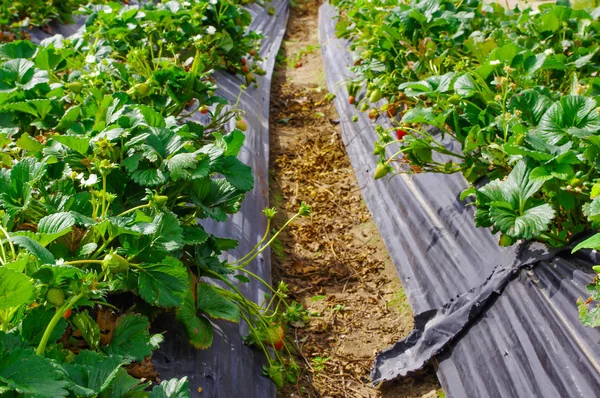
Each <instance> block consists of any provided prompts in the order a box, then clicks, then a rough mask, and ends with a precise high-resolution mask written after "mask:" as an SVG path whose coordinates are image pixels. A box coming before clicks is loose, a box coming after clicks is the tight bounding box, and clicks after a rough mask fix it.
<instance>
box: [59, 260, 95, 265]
mask: <svg viewBox="0 0 600 398" xmlns="http://www.w3.org/2000/svg"><path fill="white" fill-rule="evenodd" d="M63 264H67V265H77V264H102V260H72V261H65V262H64V263H63Z"/></svg>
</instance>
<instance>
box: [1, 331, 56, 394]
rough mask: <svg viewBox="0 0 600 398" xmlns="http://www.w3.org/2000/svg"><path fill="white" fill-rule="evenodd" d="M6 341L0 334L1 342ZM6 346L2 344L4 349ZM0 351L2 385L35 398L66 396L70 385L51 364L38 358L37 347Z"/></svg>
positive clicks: (44, 359)
mask: <svg viewBox="0 0 600 398" xmlns="http://www.w3.org/2000/svg"><path fill="white" fill-rule="evenodd" d="M3 336H4V338H6V335H5V334H4V333H3V332H0V343H2V338H3ZM2 345H3V344H0V347H1V346H2ZM6 348H7V347H6V345H5V344H4V349H3V350H2V351H0V382H2V384H4V385H6V386H7V387H8V388H9V389H11V390H16V391H18V392H19V393H21V394H26V395H32V396H35V397H66V396H67V395H68V391H67V390H66V389H65V388H66V386H67V382H66V381H64V380H61V378H62V375H61V373H60V372H59V371H58V370H57V369H55V368H54V366H53V365H52V364H51V362H50V361H49V360H48V359H46V358H44V357H42V356H40V355H36V354H35V351H34V350H33V348H25V349H23V348H17V349H14V350H7V349H6Z"/></svg>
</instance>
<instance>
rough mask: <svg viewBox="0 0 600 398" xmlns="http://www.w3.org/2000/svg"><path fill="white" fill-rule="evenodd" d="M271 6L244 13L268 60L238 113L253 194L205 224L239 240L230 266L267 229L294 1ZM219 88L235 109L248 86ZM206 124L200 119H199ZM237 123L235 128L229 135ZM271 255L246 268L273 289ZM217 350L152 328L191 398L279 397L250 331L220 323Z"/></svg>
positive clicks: (222, 82) (167, 320)
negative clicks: (273, 132) (273, 123)
mask: <svg viewBox="0 0 600 398" xmlns="http://www.w3.org/2000/svg"><path fill="white" fill-rule="evenodd" d="M268 7H273V8H274V9H275V13H274V15H268V13H267V10H266V9H265V8H263V7H260V6H258V5H256V4H254V5H250V6H248V7H247V9H248V11H249V12H250V13H251V14H252V18H253V20H252V24H251V26H250V29H251V30H254V31H255V32H258V33H261V34H262V35H263V36H264V39H263V40H262V42H261V49H260V55H261V57H262V58H263V59H264V61H263V63H262V65H261V67H262V68H263V69H264V70H265V71H266V74H265V75H264V76H258V75H256V76H255V77H256V79H257V85H258V87H254V86H251V87H249V88H248V89H246V90H244V92H243V93H242V95H241V97H240V101H239V104H238V107H239V108H240V109H242V110H244V111H245V112H246V114H245V115H244V120H246V122H247V125H248V129H247V131H246V141H245V143H244V146H243V148H242V150H241V151H240V154H239V156H238V158H239V159H240V160H241V161H242V162H244V163H245V164H247V165H249V166H250V167H252V171H253V175H254V179H255V181H254V189H253V190H252V191H250V192H248V193H247V194H246V199H245V200H244V202H243V203H242V206H241V210H240V211H239V213H237V214H235V215H232V216H230V217H229V219H228V221H227V222H224V223H217V222H207V221H206V220H203V222H202V224H203V226H204V227H205V228H206V230H207V231H208V232H210V233H212V234H214V235H216V236H219V237H227V238H232V239H237V240H238V241H239V246H238V248H237V249H236V250H232V251H230V256H231V258H232V259H235V258H239V257H241V256H243V255H244V254H246V253H247V252H248V251H250V250H251V249H252V248H253V247H254V245H256V243H258V242H259V241H260V239H261V237H262V235H263V233H264V232H265V229H266V226H267V223H266V218H265V216H264V214H263V213H262V210H263V209H264V208H265V207H268V204H269V185H268V182H269V180H268V177H269V175H268V171H269V169H268V165H269V100H270V92H271V77H272V75H273V69H274V66H275V57H276V56H277V53H278V51H279V47H280V45H281V42H282V40H283V36H284V33H285V29H286V25H287V20H288V14H289V0H273V1H272V2H271V3H268ZM83 23H85V18H77V19H76V23H74V24H71V25H60V24H53V25H52V26H51V29H50V33H47V32H43V31H41V30H39V29H36V30H33V31H32V32H31V33H30V34H31V38H32V40H33V41H35V42H40V41H41V40H43V39H46V38H48V37H50V36H53V35H55V34H60V35H62V36H64V37H68V36H70V35H72V34H75V33H76V32H77V31H78V29H80V27H81V26H82V24H83ZM214 77H215V79H216V84H217V86H218V87H219V90H218V91H217V95H220V96H222V97H225V98H227V99H228V100H229V101H230V103H234V102H235V101H236V99H237V96H238V94H239V92H240V87H241V85H242V84H244V83H245V82H244V81H243V80H242V78H241V77H240V76H238V75H232V74H229V73H226V72H216V73H215V76H214ZM196 117H197V118H198V119H199V120H200V121H202V119H201V117H202V115H200V114H199V113H198V114H197V115H195V117H194V118H196ZM234 124H235V121H232V122H231V126H230V127H231V128H232V129H233V125H234ZM270 256H271V255H270V251H269V250H265V251H264V252H262V253H261V254H260V255H259V256H258V257H257V258H256V259H255V260H254V261H253V262H252V263H251V264H249V266H248V269H249V270H250V271H252V272H253V273H255V274H257V275H259V276H260V277H261V278H263V279H264V280H266V281H267V282H269V281H270V280H271V261H270ZM239 288H240V290H241V291H242V292H244V294H245V295H246V296H247V297H248V298H250V299H251V300H253V301H255V302H257V303H260V302H262V301H263V300H264V294H265V293H266V288H265V287H264V286H262V285H261V284H260V283H258V282H256V281H254V280H252V281H251V282H250V283H242V284H240V285H239ZM214 326H215V336H214V341H213V344H212V346H211V347H210V348H209V349H207V350H196V349H194V348H193V347H192V346H191V345H190V344H189V343H188V338H187V335H186V333H185V330H183V328H181V327H180V326H179V325H178V323H177V322H176V321H175V319H174V317H173V316H172V315H170V314H169V315H167V314H165V315H161V316H159V317H158V319H156V320H155V321H154V322H153V327H154V329H155V330H154V332H157V333H158V332H162V331H166V333H165V341H164V342H163V343H162V344H161V346H160V348H159V349H158V350H157V351H156V352H155V353H154V356H153V363H154V365H155V366H156V370H157V371H158V373H159V374H160V376H161V378H162V379H169V378H172V377H177V378H180V377H183V376H187V377H188V379H189V384H190V388H191V390H192V396H193V397H195V396H202V397H210V398H232V397H240V398H242V397H243V398H269V397H274V396H275V393H276V389H275V385H274V384H273V383H272V382H271V380H270V379H269V378H268V377H265V376H263V375H262V367H263V365H265V364H266V359H265V358H264V354H263V353H262V351H259V350H256V349H253V348H250V347H248V346H246V345H245V344H244V342H243V340H242V337H243V336H245V335H246V334H247V326H246V325H244V324H241V325H238V324H233V323H228V322H216V323H214Z"/></svg>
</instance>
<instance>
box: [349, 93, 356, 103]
mask: <svg viewBox="0 0 600 398" xmlns="http://www.w3.org/2000/svg"><path fill="white" fill-rule="evenodd" d="M354 101H356V98H354V96H353V95H351V96H349V97H348V103H349V104H350V105H353V104H354Z"/></svg>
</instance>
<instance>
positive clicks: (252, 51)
mask: <svg viewBox="0 0 600 398" xmlns="http://www.w3.org/2000/svg"><path fill="white" fill-rule="evenodd" d="M248 54H250V56H251V57H254V55H256V50H254V49H252V50H250V52H249V53H248Z"/></svg>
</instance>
